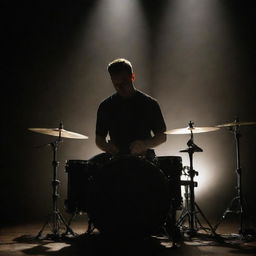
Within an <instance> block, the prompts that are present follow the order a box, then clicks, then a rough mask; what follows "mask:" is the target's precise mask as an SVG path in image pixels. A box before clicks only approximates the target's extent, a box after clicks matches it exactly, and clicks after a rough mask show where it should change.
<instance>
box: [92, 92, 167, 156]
mask: <svg viewBox="0 0 256 256" xmlns="http://www.w3.org/2000/svg"><path fill="white" fill-rule="evenodd" d="M165 130H166V125H165V122H164V119H163V116H162V113H161V110H160V107H159V104H158V102H157V101H156V100H155V99H153V98H152V97H150V96H149V95H147V94H145V93H142V92H140V91H138V90H136V92H135V93H134V95H133V96H132V97H129V98H122V97H121V96H119V95H118V94H117V93H115V94H113V95H112V96H110V97H108V98H107V99H105V100H104V101H103V102H102V103H101V104H100V106H99V108H98V113H97V124H96V134H97V135H101V136H103V137H106V136H107V134H109V136H110V140H111V141H112V142H113V143H114V144H115V145H116V146H117V147H118V149H119V151H120V153H124V154H126V153H130V150H129V145H130V144H131V143H132V142H133V141H135V140H145V139H149V138H151V137H152V133H151V132H153V133H154V134H156V133H159V132H164V131H165Z"/></svg>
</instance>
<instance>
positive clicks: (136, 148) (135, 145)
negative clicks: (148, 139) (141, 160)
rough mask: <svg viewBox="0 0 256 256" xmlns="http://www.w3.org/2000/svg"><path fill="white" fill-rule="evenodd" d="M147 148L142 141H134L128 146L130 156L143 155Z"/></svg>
mask: <svg viewBox="0 0 256 256" xmlns="http://www.w3.org/2000/svg"><path fill="white" fill-rule="evenodd" d="M147 149H148V148H147V146H146V144H145V142H144V141H142V140H135V141H134V142H132V143H131V144H130V151H131V154H132V155H143V154H144V153H146V151H147Z"/></svg>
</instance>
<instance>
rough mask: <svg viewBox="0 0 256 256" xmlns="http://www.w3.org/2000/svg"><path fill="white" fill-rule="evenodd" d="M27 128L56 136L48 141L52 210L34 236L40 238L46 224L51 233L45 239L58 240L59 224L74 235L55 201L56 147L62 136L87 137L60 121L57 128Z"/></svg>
mask: <svg viewBox="0 0 256 256" xmlns="http://www.w3.org/2000/svg"><path fill="white" fill-rule="evenodd" d="M29 130H30V131H34V132H38V133H42V134H46V135H51V136H56V137H58V138H57V139H56V140H55V141H54V142H52V143H50V145H51V147H52V151H53V161H52V166H53V179H52V212H51V213H50V214H49V216H48V218H47V220H46V222H45V223H44V224H43V226H42V228H41V230H40V231H39V232H38V234H37V236H36V238H38V239H42V233H43V231H44V229H45V227H46V225H47V224H48V225H49V226H50V229H51V233H49V234H47V235H46V237H45V239H51V240H59V239H60V238H61V237H62V236H63V234H61V233H60V227H61V224H64V226H65V227H66V232H65V233H64V234H65V235H67V234H71V235H73V236H75V233H74V232H73V230H72V229H71V228H70V227H69V225H68V224H67V223H66V221H65V219H64V217H63V216H62V214H61V213H60V211H59V209H58V206H57V201H58V198H59V194H58V186H59V184H60V181H59V180H58V179H57V168H58V166H59V162H58V161H57V159H56V158H57V151H58V147H59V145H60V143H62V142H63V140H62V138H63V137H65V138H74V139H87V138H88V137H87V136H84V135H81V134H78V133H73V132H69V131H66V130H64V129H63V124H62V122H61V123H60V124H59V128H53V129H48V128H29Z"/></svg>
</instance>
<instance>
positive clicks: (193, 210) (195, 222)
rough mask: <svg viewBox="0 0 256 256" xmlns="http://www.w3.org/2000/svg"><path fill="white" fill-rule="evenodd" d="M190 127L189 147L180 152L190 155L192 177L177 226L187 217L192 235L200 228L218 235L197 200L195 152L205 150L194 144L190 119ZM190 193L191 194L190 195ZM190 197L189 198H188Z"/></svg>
mask: <svg viewBox="0 0 256 256" xmlns="http://www.w3.org/2000/svg"><path fill="white" fill-rule="evenodd" d="M189 127H190V128H192V129H191V133H190V140H189V141H188V142H187V145H188V148H187V149H185V150H181V151H180V152H186V153H188V155H189V162H190V167H189V177H190V183H189V194H188V193H187V192H188V191H187V190H186V197H187V198H186V205H185V208H184V210H183V212H182V213H181V215H180V217H179V219H178V221H177V226H179V227H181V226H182V224H183V223H184V221H185V219H186V217H187V218H188V225H189V226H188V231H187V233H188V234H189V235H190V236H193V235H195V234H196V233H197V231H198V230H199V229H203V230H205V231H209V230H210V231H211V234H212V235H214V236H215V235H216V233H215V230H214V229H213V227H212V225H211V224H210V222H209V221H208V219H207V218H206V216H205V215H204V213H203V212H202V210H201V209H200V207H199V206H198V204H197V203H196V202H195V192H194V186H195V183H194V176H195V175H196V174H198V173H197V172H196V171H195V170H194V168H193V154H194V153H195V152H202V151H203V150H202V149H201V148H200V147H198V146H197V145H196V144H194V138H193V123H192V122H191V121H190V122H189ZM188 195H189V196H188ZM188 199H189V200H188ZM198 213H199V214H200V215H201V216H202V217H203V219H204V220H205V222H206V223H207V224H208V226H209V228H206V227H203V226H202V224H201V222H200V220H199V218H198V217H197V214H198Z"/></svg>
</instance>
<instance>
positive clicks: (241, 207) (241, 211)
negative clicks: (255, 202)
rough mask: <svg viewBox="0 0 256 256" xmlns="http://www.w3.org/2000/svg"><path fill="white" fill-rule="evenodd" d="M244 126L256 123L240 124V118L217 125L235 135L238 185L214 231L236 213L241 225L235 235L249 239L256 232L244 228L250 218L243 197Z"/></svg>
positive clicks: (255, 123)
mask: <svg viewBox="0 0 256 256" xmlns="http://www.w3.org/2000/svg"><path fill="white" fill-rule="evenodd" d="M242 125H256V122H240V121H239V118H236V119H235V121H234V122H232V123H226V124H221V125H217V127H219V128H224V127H226V128H229V130H230V131H231V132H232V133H233V135H234V139H235V152H236V176H237V184H236V187H235V188H236V195H235V197H234V198H233V199H232V200H231V201H230V203H229V205H228V207H227V208H226V210H225V211H224V213H223V215H222V216H221V219H220V221H219V222H218V223H217V224H216V225H215V226H214V230H216V229H217V228H218V226H219V225H220V224H221V222H222V221H223V220H224V219H226V216H227V215H228V214H229V213H234V214H238V215H240V218H239V219H240V223H239V231H238V234H234V236H235V237H238V238H239V237H240V238H248V236H255V231H252V230H251V229H250V230H246V229H245V227H244V222H245V216H247V217H248V213H247V212H246V211H247V209H246V207H245V204H246V202H245V199H244V197H243V190H242V168H241V165H240V138H241V136H242V135H241V132H240V129H239V127H240V126H242ZM235 202H237V205H236V207H235V209H232V208H234V207H233V206H234V205H235Z"/></svg>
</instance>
